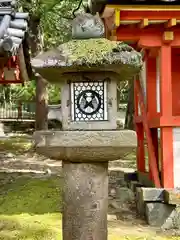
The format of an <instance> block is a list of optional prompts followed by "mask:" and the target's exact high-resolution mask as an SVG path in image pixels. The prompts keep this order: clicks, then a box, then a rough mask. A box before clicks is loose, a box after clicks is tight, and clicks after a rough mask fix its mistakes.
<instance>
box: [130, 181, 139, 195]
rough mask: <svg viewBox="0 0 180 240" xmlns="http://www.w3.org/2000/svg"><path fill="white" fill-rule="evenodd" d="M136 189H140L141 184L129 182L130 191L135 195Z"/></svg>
mask: <svg viewBox="0 0 180 240" xmlns="http://www.w3.org/2000/svg"><path fill="white" fill-rule="evenodd" d="M137 187H142V184H141V183H139V182H137V181H131V182H130V189H131V191H132V192H134V193H136V188H137Z"/></svg>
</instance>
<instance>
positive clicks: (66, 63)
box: [32, 38, 142, 78]
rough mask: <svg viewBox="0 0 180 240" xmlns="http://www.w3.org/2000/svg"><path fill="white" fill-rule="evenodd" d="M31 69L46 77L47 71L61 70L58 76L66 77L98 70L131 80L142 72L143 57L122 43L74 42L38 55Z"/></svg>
mask: <svg viewBox="0 0 180 240" xmlns="http://www.w3.org/2000/svg"><path fill="white" fill-rule="evenodd" d="M32 66H33V67H34V68H35V69H36V71H37V72H39V73H40V74H41V75H43V77H45V78H47V76H45V75H47V74H48V73H47V71H49V73H50V72H51V74H53V73H55V71H56V72H57V70H58V71H59V74H63V73H67V72H75V71H85V70H86V71H89V70H93V69H96V71H97V70H98V68H99V70H101V71H102V69H104V71H106V70H107V71H113V72H116V73H118V74H120V73H121V72H123V74H125V72H126V74H125V76H124V77H126V78H129V77H132V76H133V75H134V74H136V73H138V72H139V71H140V70H141V67H142V56H141V54H140V53H139V52H137V51H135V50H134V49H133V48H132V47H130V46H129V45H127V44H125V43H123V42H116V41H110V40H108V39H105V38H100V39H86V40H71V41H69V42H66V43H64V44H61V45H60V46H59V47H57V48H56V49H54V50H51V51H48V52H45V53H42V54H40V55H38V56H37V57H36V58H34V59H33V61H32ZM55 68H56V70H53V69H55ZM47 69H48V70H47ZM51 77H52V75H51Z"/></svg>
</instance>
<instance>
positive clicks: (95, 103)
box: [71, 81, 107, 122]
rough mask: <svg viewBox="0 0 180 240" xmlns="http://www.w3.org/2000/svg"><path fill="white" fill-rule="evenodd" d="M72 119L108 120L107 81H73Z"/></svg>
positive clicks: (82, 120) (83, 120)
mask: <svg viewBox="0 0 180 240" xmlns="http://www.w3.org/2000/svg"><path fill="white" fill-rule="evenodd" d="M71 117H72V121H76V122H78V121H79V122H80V121H81V122H85V121H106V120H107V82H105V81H97V82H72V83H71Z"/></svg>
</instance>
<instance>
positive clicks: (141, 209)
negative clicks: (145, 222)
mask: <svg viewBox="0 0 180 240" xmlns="http://www.w3.org/2000/svg"><path fill="white" fill-rule="evenodd" d="M135 199H136V208H137V213H138V215H139V216H141V217H142V218H145V202H144V201H143V199H142V196H141V189H140V187H137V188H136V193H135Z"/></svg>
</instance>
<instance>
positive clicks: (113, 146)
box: [34, 130, 137, 162]
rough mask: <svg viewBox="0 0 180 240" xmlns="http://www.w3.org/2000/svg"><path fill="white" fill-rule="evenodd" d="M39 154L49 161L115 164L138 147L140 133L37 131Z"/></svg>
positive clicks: (125, 131)
mask: <svg viewBox="0 0 180 240" xmlns="http://www.w3.org/2000/svg"><path fill="white" fill-rule="evenodd" d="M34 139H35V145H36V151H37V152H38V153H40V154H42V155H45V156H47V157H50V158H53V159H57V160H64V161H72V162H73V161H74V162H86V161H88V162H89V161H96V162H97V161H111V160H117V159H120V158H122V157H123V156H124V155H125V154H127V153H130V152H132V151H133V150H134V149H135V148H136V146H137V139H136V133H135V132H134V131H130V130H118V131H37V132H35V133H34Z"/></svg>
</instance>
